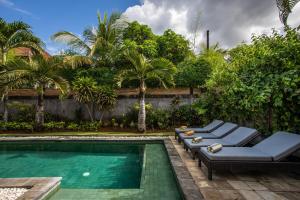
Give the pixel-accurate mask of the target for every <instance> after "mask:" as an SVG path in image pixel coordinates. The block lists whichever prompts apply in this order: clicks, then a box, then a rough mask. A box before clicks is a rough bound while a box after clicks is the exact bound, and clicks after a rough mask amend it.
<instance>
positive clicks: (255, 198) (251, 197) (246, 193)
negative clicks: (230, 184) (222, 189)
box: [239, 190, 264, 200]
mask: <svg viewBox="0 0 300 200" xmlns="http://www.w3.org/2000/svg"><path fill="white" fill-rule="evenodd" d="M239 193H240V194H241V195H242V196H243V197H244V198H245V199H246V200H264V199H263V198H262V197H260V196H259V195H258V194H257V193H256V192H254V191H250V190H239Z"/></svg>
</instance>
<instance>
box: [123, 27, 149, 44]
mask: <svg viewBox="0 0 300 200" xmlns="http://www.w3.org/2000/svg"><path fill="white" fill-rule="evenodd" d="M123 39H124V40H125V39H127V40H130V41H134V42H135V43H136V44H137V45H142V44H143V43H144V41H145V40H155V35H154V34H153V33H152V30H151V28H150V27H149V26H147V25H142V24H139V23H138V22H137V21H134V22H131V23H129V25H128V27H127V28H125V29H124V31H123Z"/></svg>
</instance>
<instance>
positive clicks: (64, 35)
mask: <svg viewBox="0 0 300 200" xmlns="http://www.w3.org/2000/svg"><path fill="white" fill-rule="evenodd" d="M51 39H52V40H54V41H57V42H62V43H65V44H67V45H69V46H70V47H71V48H73V49H77V50H79V51H83V52H85V53H86V54H87V55H88V54H89V53H90V51H91V49H90V47H89V46H88V45H87V44H86V43H85V42H84V41H83V40H82V39H81V38H80V37H79V36H77V35H75V34H73V33H71V32H68V31H61V32H57V33H55V34H54V35H52V36H51Z"/></svg>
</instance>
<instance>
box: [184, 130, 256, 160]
mask: <svg viewBox="0 0 300 200" xmlns="http://www.w3.org/2000/svg"><path fill="white" fill-rule="evenodd" d="M258 135H259V132H258V131H257V130H256V129H252V128H247V127H239V128H237V129H235V130H234V131H233V132H231V133H229V134H228V135H226V136H225V137H223V138H220V139H203V140H202V141H201V142H199V143H192V139H185V140H184V141H183V142H184V149H186V150H187V151H188V150H190V151H191V153H192V157H193V159H195V156H196V154H197V152H198V150H199V149H200V147H207V146H209V145H212V144H214V143H219V144H222V145H223V146H224V147H234V146H236V147H239V146H244V145H246V144H248V143H249V142H250V141H251V140H253V139H254V138H256V137H257V136H258Z"/></svg>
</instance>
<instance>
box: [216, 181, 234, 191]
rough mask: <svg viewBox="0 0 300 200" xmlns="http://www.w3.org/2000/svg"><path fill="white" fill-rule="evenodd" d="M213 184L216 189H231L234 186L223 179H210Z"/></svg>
mask: <svg viewBox="0 0 300 200" xmlns="http://www.w3.org/2000/svg"><path fill="white" fill-rule="evenodd" d="M211 182H212V184H213V186H214V187H215V188H217V189H227V190H233V189H234V188H233V187H232V185H231V184H229V183H228V181H223V180H215V181H211Z"/></svg>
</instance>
